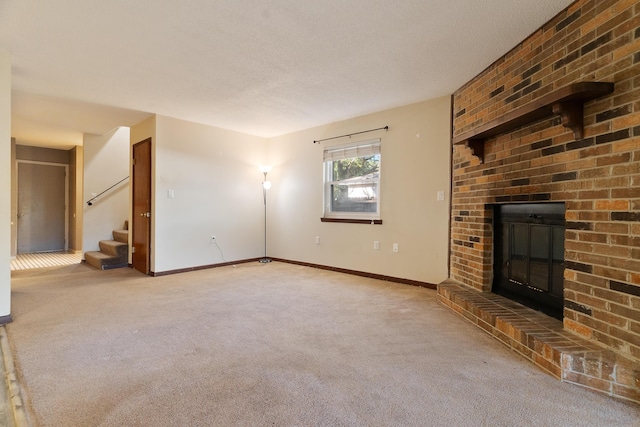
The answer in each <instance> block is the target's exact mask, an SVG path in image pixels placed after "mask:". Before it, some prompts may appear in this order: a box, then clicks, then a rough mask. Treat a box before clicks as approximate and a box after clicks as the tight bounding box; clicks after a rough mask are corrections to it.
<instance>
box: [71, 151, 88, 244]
mask: <svg viewBox="0 0 640 427" xmlns="http://www.w3.org/2000/svg"><path fill="white" fill-rule="evenodd" d="M83 182H84V151H83V147H81V146H77V147H74V148H72V149H71V150H69V249H70V250H73V251H81V250H82V221H83V211H84V203H83V200H82V194H83V191H82V188H83Z"/></svg>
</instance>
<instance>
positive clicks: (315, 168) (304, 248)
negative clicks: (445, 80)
mask: <svg viewBox="0 0 640 427" xmlns="http://www.w3.org/2000/svg"><path fill="white" fill-rule="evenodd" d="M450 102H451V101H450V97H442V98H438V99H434V100H430V101H426V102H422V103H418V104H413V105H409V106H405V107H400V108H395V109H392V110H387V111H383V112H379V113H375V114H370V115H367V116H363V117H358V118H354V119H351V120H346V121H342V122H338V123H333V124H329V125H326V126H321V127H317V128H313V129H308V130H304V131H301V132H296V133H293V134H289V135H285V136H281V137H277V138H273V139H272V140H270V142H269V152H268V162H269V163H271V164H272V165H273V170H272V172H271V173H270V174H269V178H270V180H271V181H272V183H273V187H272V188H271V190H269V193H268V227H267V229H268V254H269V256H272V257H278V258H284V259H289V260H295V261H301V262H308V263H313V264H321V265H325V266H332V267H339V268H345V269H351V270H356V271H364V272H372V273H376V274H380V275H386V276H392V277H396V278H402V279H410V280H417V281H422V282H427V283H431V284H437V283H439V282H441V281H443V280H445V279H446V278H447V275H448V274H447V273H448V272H447V254H448V224H449V194H450V190H449V188H450V171H449V165H450V154H451V144H450V123H451V120H450V111H451V104H450ZM385 125H388V126H389V131H388V132H385V131H377V132H373V133H369V134H364V135H357V136H354V137H352V138H350V139H349V138H341V139H336V140H332V141H327V142H322V143H318V144H314V143H313V141H314V140H319V139H323V138H330V137H333V136H337V135H343V134H348V133H353V132H359V131H363V130H367V129H375V128H380V127H383V126H385ZM371 138H381V143H382V164H381V173H382V175H381V195H380V203H381V217H382V220H383V224H382V225H370V224H366V225H363V224H336V223H322V222H320V217H321V216H322V208H323V168H322V154H323V149H324V148H326V147H328V146H332V145H340V144H344V143H347V142H356V141H359V140H367V139H371ZM438 191H443V192H444V195H445V199H444V200H442V201H438V200H437V197H436V196H437V192H438ZM316 236H318V237H320V244H319V245H317V244H316V243H315V238H316ZM374 241H378V242H379V244H380V249H379V250H374V248H373V242H374ZM393 243H398V245H399V251H398V252H397V253H394V252H392V245H393Z"/></svg>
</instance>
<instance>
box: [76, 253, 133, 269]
mask: <svg viewBox="0 0 640 427" xmlns="http://www.w3.org/2000/svg"><path fill="white" fill-rule="evenodd" d="M84 259H85V261H86V262H87V264H89V265H91V266H93V267H95V268H98V269H100V270H109V269H111V268H121V267H127V266H128V259H127V257H124V259H123V258H122V257H117V256H113V255H108V254H105V253H104V252H98V251H91V252H86V253H85V254H84Z"/></svg>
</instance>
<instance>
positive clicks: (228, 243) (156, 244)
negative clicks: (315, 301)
mask: <svg viewBox="0 0 640 427" xmlns="http://www.w3.org/2000/svg"><path fill="white" fill-rule="evenodd" d="M131 135H132V136H131V143H132V144H135V143H137V142H140V141H142V140H144V139H146V138H148V137H151V138H152V164H153V166H152V194H153V196H152V197H153V200H152V212H151V218H152V222H151V229H152V231H151V235H152V238H151V246H152V247H151V271H153V272H154V273H162V272H166V271H173V270H179V269H184V268H191V267H199V266H203V265H211V264H218V263H222V262H224V261H225V260H226V261H234V260H243V259H248V258H255V257H258V256H260V253H261V247H262V246H261V239H260V236H261V233H262V222H261V219H262V210H261V208H262V187H261V180H262V175H261V173H260V172H259V171H258V165H259V164H261V162H263V161H264V158H265V156H266V148H267V146H266V142H265V140H264V139H263V138H258V137H255V136H250V135H245V134H241V133H237V132H232V131H228V130H224V129H219V128H215V127H210V126H204V125H200V124H196V123H192V122H187V121H183V120H178V119H174V118H170V117H164V116H155V117H154V118H152V119H148V120H145V121H144V122H142V123H140V124H138V125H136V126H134V127H132V129H131ZM170 192H171V194H172V197H170V196H169V194H170ZM212 235H215V236H216V239H217V243H218V245H219V246H220V249H222V251H223V253H224V260H223V259H222V253H221V251H220V249H218V247H217V246H216V245H214V244H212V243H211V236H212Z"/></svg>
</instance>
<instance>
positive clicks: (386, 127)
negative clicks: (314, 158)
mask: <svg viewBox="0 0 640 427" xmlns="http://www.w3.org/2000/svg"><path fill="white" fill-rule="evenodd" d="M377 130H387V131H388V130H389V126H385V127H383V128H377V129H369V130H363V131H362V132H355V133H347V134H345V135H340V136H334V137H331V138H325V139H318V140H315V141H313V143H314V144H315V143H320V142H322V141H329V140H331V139H338V138H344V137H345V136H348V137H349V138H351V137H352V136H353V135H360V134H361V133H368V132H375V131H377Z"/></svg>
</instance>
